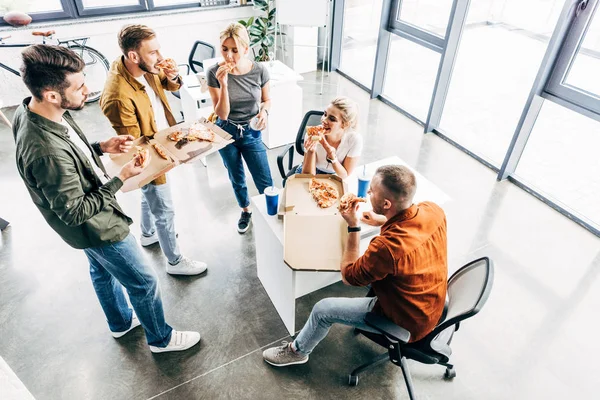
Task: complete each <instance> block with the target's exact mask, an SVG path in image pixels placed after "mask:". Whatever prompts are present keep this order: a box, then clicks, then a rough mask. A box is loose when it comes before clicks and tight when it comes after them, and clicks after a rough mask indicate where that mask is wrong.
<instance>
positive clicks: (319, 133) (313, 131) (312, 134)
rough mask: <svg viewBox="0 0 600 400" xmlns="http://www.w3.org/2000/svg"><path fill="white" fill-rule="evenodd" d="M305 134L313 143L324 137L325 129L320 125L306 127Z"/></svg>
mask: <svg viewBox="0 0 600 400" xmlns="http://www.w3.org/2000/svg"><path fill="white" fill-rule="evenodd" d="M306 134H307V135H308V137H309V138H310V140H312V141H313V142H318V141H319V140H321V139H323V136H325V128H323V126H322V125H318V126H308V127H306Z"/></svg>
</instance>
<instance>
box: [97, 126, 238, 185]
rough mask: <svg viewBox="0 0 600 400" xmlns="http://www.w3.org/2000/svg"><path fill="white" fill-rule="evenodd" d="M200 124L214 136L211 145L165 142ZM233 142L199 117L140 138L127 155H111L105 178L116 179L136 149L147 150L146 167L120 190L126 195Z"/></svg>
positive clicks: (189, 142) (198, 142) (204, 143)
mask: <svg viewBox="0 0 600 400" xmlns="http://www.w3.org/2000/svg"><path fill="white" fill-rule="evenodd" d="M196 122H197V123H200V124H202V125H204V126H206V127H207V128H209V129H210V130H212V131H213V133H214V134H215V141H214V142H207V141H179V142H174V141H172V140H170V139H169V138H168V136H169V135H170V134H171V133H173V132H177V131H180V132H182V133H183V134H184V135H187V133H188V129H189V128H190V126H191V125H193V124H194V123H196ZM232 142H233V138H232V136H231V135H230V134H229V133H227V132H225V131H224V130H223V129H221V128H219V127H218V126H216V125H215V124H213V123H212V122H209V121H208V120H206V118H204V117H202V118H200V119H199V120H198V121H194V122H183V123H181V124H178V125H174V126H171V127H169V128H167V129H164V130H162V131H160V132H157V133H156V134H155V135H154V137H153V138H150V137H148V136H141V137H139V138H137V139H135V140H134V141H133V148H132V149H131V150H130V151H128V152H127V153H123V154H111V155H110V157H109V160H108V161H107V162H106V163H105V167H106V172H107V173H108V175H109V176H116V175H118V174H119V172H120V171H121V168H122V167H123V165H125V164H126V163H128V162H129V161H131V159H132V158H133V156H134V154H135V153H136V152H137V149H136V146H141V147H144V148H147V149H148V151H149V154H150V161H149V165H148V166H147V167H146V169H145V170H144V171H143V172H142V173H141V174H139V175H138V176H134V177H133V178H129V179H127V181H125V183H124V184H123V187H122V188H121V191H123V192H130V191H132V190H135V189H139V188H141V187H143V186H146V185H147V184H148V183H150V182H152V181H153V180H155V179H156V178H158V177H160V176H161V175H164V174H166V173H167V172H168V171H170V170H171V169H173V168H175V167H176V166H178V165H180V164H186V163H190V162H194V161H196V160H198V159H200V158H201V157H205V156H207V155H209V154H212V153H214V152H215V151H217V150H220V149H222V148H223V147H225V146H227V145H228V144H229V143H232ZM154 143H158V144H159V145H161V146H162V148H163V149H164V150H165V153H166V155H167V159H166V160H165V159H164V158H162V157H161V156H160V155H158V153H157V152H156V150H155V149H154V147H153V146H152V145H153V144H154Z"/></svg>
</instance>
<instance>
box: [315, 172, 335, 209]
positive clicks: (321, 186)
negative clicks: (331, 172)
mask: <svg viewBox="0 0 600 400" xmlns="http://www.w3.org/2000/svg"><path fill="white" fill-rule="evenodd" d="M308 190H309V192H310V193H311V194H312V196H313V198H314V199H315V201H316V202H317V205H318V206H319V207H321V208H329V207H331V206H332V205H334V204H335V202H336V201H337V199H339V197H340V194H339V192H338V190H337V189H336V187H335V186H333V185H332V184H331V183H329V182H322V181H318V180H316V179H315V178H312V179H311V181H310V184H309V185H308Z"/></svg>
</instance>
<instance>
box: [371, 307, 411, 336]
mask: <svg viewBox="0 0 600 400" xmlns="http://www.w3.org/2000/svg"><path fill="white" fill-rule="evenodd" d="M365 322H366V324H367V325H369V326H370V327H371V328H375V329H377V330H378V331H379V332H381V333H383V334H384V335H386V336H389V337H391V338H392V339H395V340H397V341H399V342H402V343H408V341H409V340H410V332H409V331H407V330H406V329H404V328H402V327H400V326H398V325H396V324H394V323H393V322H392V321H390V320H389V319H387V318H386V317H382V316H380V315H377V314H373V313H371V312H370V313H367V316H366V317H365Z"/></svg>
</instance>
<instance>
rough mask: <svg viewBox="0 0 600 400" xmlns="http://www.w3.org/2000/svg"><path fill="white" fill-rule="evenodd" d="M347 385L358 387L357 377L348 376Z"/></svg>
mask: <svg viewBox="0 0 600 400" xmlns="http://www.w3.org/2000/svg"><path fill="white" fill-rule="evenodd" d="M348 385H350V386H358V376H354V375H348Z"/></svg>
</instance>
